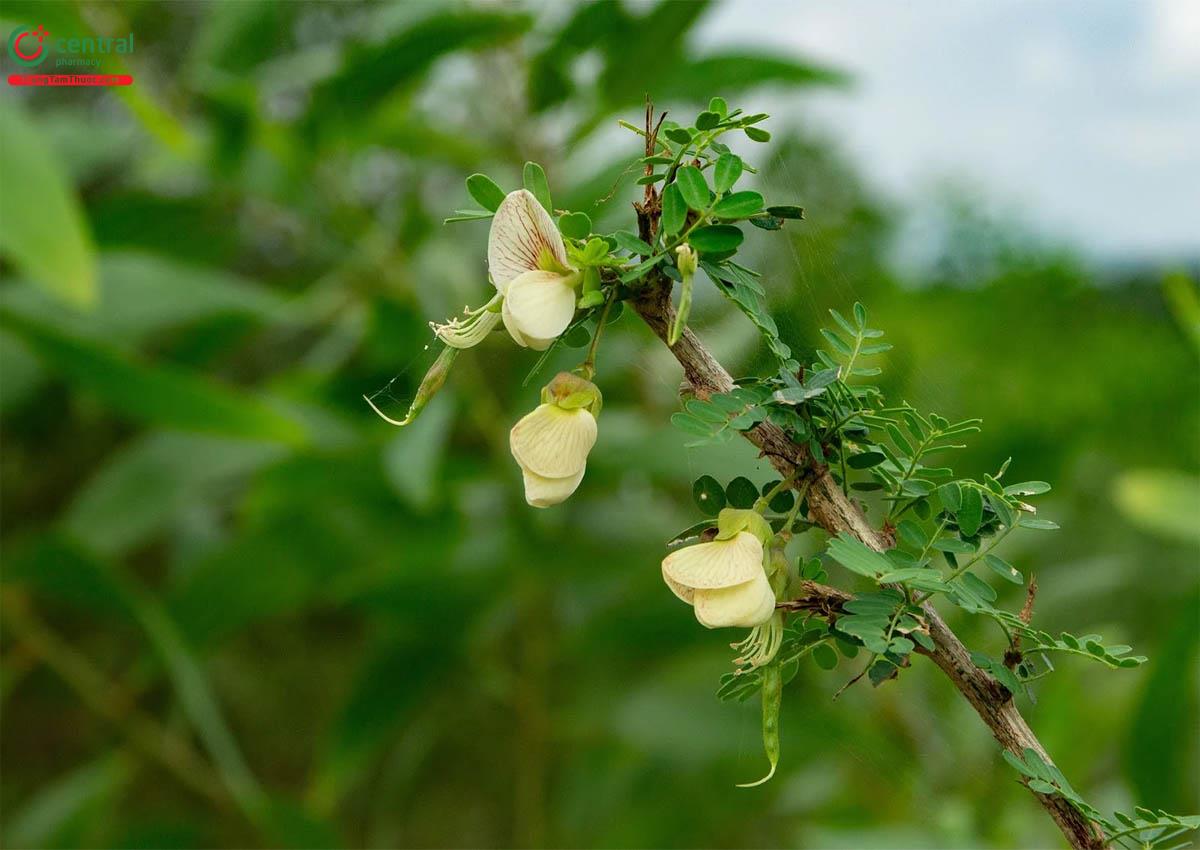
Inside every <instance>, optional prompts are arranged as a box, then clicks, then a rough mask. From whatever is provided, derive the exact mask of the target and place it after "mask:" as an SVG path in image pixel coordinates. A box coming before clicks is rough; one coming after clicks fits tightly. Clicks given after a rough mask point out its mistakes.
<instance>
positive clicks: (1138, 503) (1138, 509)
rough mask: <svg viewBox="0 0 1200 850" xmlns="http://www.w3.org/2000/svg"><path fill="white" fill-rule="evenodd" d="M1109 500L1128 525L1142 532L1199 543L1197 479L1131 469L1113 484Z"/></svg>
mask: <svg viewBox="0 0 1200 850" xmlns="http://www.w3.org/2000/svg"><path fill="white" fill-rule="evenodd" d="M1113 500H1114V501H1115V502H1116V505H1117V507H1118V508H1119V509H1120V510H1121V512H1122V513H1123V514H1125V516H1126V517H1128V518H1129V520H1130V521H1131V522H1133V523H1134V524H1135V525H1137V526H1139V527H1141V528H1143V529H1145V530H1146V531H1149V532H1151V533H1153V534H1161V535H1164V536H1166V537H1171V538H1174V539H1176V540H1182V541H1185V542H1191V543H1200V476H1197V475H1189V474H1187V473H1185V472H1173V471H1170V470H1154V469H1137V470H1131V471H1129V472H1126V473H1125V474H1124V475H1122V476H1121V477H1120V478H1118V479H1117V480H1116V481H1115V482H1114V485H1113Z"/></svg>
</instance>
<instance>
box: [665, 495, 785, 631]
mask: <svg viewBox="0 0 1200 850" xmlns="http://www.w3.org/2000/svg"><path fill="white" fill-rule="evenodd" d="M770 533H771V530H770V527H769V526H768V525H767V524H766V522H765V520H763V518H762V516H761V515H759V514H757V513H755V512H753V511H740V510H734V509H726V510H723V511H721V515H720V517H719V518H718V534H717V538H716V539H715V540H712V541H709V542H707V543H696V544H694V545H692V546H687V547H685V548H683V549H679V550H677V551H675V552H672V553H671V554H670V555H667V557H666V558H664V559H663V562H662V574H663V580H664V581H665V582H666V584H667V587H669V588H671V592H672V593H674V594H675V595H676V596H678V597H679V598H680V599H682V600H683V601H684V602H686V603H688V604H689V605H691V606H692V607H693V608H694V609H695V612H696V619H697V620H699V621H700V623H701V624H702V625H704V626H707V627H708V628H710V629H717V628H724V627H726V626H740V627H745V628H752V627H754V626H758V625H761V624H762V623H765V622H767V621H768V620H770V619H771V617H772V615H773V614H774V613H775V592H774V591H773V590H772V589H771V583H770V582H769V581H768V579H767V573H766V570H765V568H764V552H763V541H764V540H765V539H768V538H769V535H770Z"/></svg>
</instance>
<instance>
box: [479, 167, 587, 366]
mask: <svg viewBox="0 0 1200 850" xmlns="http://www.w3.org/2000/svg"><path fill="white" fill-rule="evenodd" d="M488 271H489V273H490V274H491V277H492V283H493V284H495V286H496V289H497V290H498V291H499V292H500V294H501V295H503V296H504V305H503V307H502V309H501V317H502V318H503V321H504V327H505V328H506V329H507V330H508V333H509V335H510V336H512V338H513V340H514V341H516V343H517V344H518V345H521V346H525V347H527V348H532V349H535V350H537V351H542V350H544V349H546V348H549V347H550V343H552V342H553V341H554V340H555V338H556V337H558V335H559V334H561V333H562V332H563V331H565V330H566V329H567V325H569V324H571V319H572V318H573V317H574V316H575V287H576V286H578V285H579V281H580V274H579V272H578V271H576V270H575V269H573V268H571V266H570V264H569V261H568V259H567V248H566V245H565V244H564V243H563V239H562V236H561V235H560V234H559V232H558V227H556V226H555V224H554V220H553V219H552V218H550V214H549V213H548V212H546V210H545V208H544V207H543V206H542V205H541V204H540V203H539V202H538V200H537V198H535V197H534V196H533V194H532V193H531V192H529V191H527V190H525V189H518V190H517V191H515V192H509V193H508V195H507V196H506V197H505V198H504V200H503V201H502V202H501V204H500V206H499V207H498V208H497V209H496V215H495V216H494V217H493V218H492V229H491V232H490V233H489V234H488Z"/></svg>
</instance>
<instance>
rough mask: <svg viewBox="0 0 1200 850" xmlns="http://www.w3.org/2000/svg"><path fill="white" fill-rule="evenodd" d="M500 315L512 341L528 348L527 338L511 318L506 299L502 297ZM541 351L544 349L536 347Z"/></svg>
mask: <svg viewBox="0 0 1200 850" xmlns="http://www.w3.org/2000/svg"><path fill="white" fill-rule="evenodd" d="M500 317H501V318H502V319H504V329H505V330H506V331H508V335H509V336H511V337H512V338H513V342H515V343H516V344H517V345H519V346H521V348H529V347H530V346H529V340H527V339H525V335H524V334H523V333H521V329H520V328H519V327H517V322H516V320H515V319H514V318H513V315H512V312H511V311H510V310H509V308H508V299H507V298H505V299H504V304H503V306H501V308H500ZM537 350H538V351H543V350H544V349H537Z"/></svg>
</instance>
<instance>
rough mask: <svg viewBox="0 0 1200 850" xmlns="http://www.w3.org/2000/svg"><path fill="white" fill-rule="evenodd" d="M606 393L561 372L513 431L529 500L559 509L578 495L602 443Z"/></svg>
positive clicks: (512, 442) (512, 444) (512, 441)
mask: <svg viewBox="0 0 1200 850" xmlns="http://www.w3.org/2000/svg"><path fill="white" fill-rule="evenodd" d="M599 411H600V391H599V390H598V389H597V388H596V386H595V385H594V384H592V383H591V382H590V381H585V380H584V379H583V378H579V377H577V376H575V375H570V374H567V373H565V372H564V373H560V374H559V375H558V376H556V377H555V378H554V380H553V381H551V382H550V383H549V384H548V385H547V386H546V387H545V389H543V390H542V404H539V405H538V406H537V408H535V409H534V411H533V412H532V413H529V414H527V415H526V416H525V417H523V418H522V419H521V420H520V421H519V422H518V423H517V424H516V425H514V426H513V428H512V431H511V432H509V437H508V443H509V448H510V449H511V450H512V455H513V458H515V459H516V461H517V465H518V466H520V467H521V474H522V476H523V478H524V480H525V501H526V502H528V503H529V504H530V505H532V506H533V507H535V508H548V507H550V506H551V505H557V504H558V503H559V502H561V501H563V500H565V499H566V498H567V497H568V496H570V495H571V494H572V493H574V492H575V489H576V488H577V487H578V486H579V482H580V481H582V480H583V473H584V470H585V469H586V468H587V457H588V452H590V451H591V450H592V446H594V445H595V444H596V435H597V433H598V429H597V426H596V414H597V413H599Z"/></svg>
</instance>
